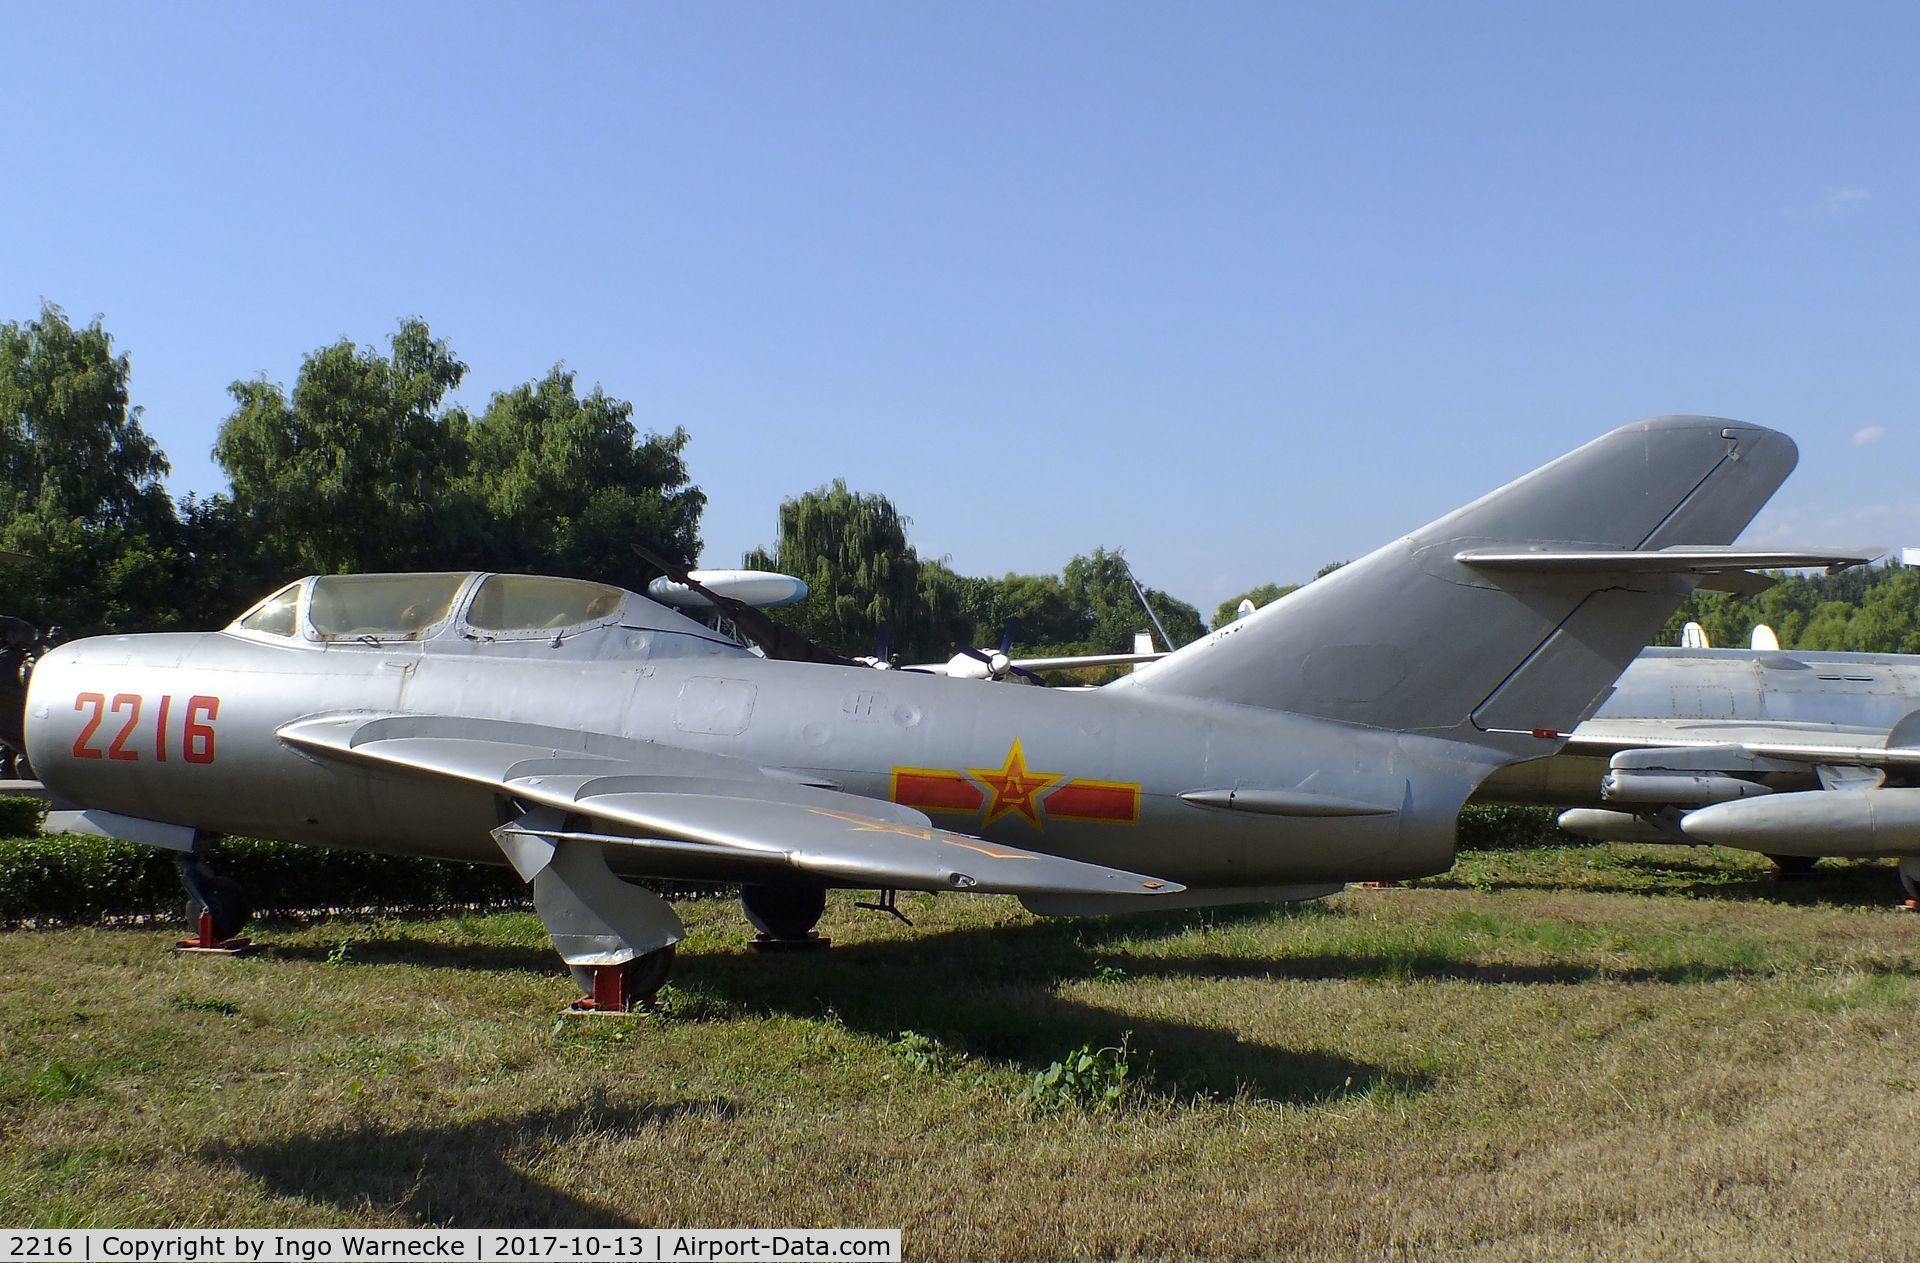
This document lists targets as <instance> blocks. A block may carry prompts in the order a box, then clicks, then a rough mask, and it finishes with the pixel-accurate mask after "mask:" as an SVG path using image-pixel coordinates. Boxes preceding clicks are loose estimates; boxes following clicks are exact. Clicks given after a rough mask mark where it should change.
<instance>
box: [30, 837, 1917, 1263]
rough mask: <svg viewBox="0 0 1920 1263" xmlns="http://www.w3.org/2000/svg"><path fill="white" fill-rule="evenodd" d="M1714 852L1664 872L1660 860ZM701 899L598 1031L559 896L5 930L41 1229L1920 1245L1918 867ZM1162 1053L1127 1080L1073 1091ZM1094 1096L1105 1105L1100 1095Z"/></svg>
mask: <svg viewBox="0 0 1920 1263" xmlns="http://www.w3.org/2000/svg"><path fill="white" fill-rule="evenodd" d="M1663 861H1664V862H1667V863H1669V865H1670V866H1669V867H1665V868H1663V867H1662V862H1663ZM851 902H852V901H851V899H849V898H844V897H842V898H836V900H835V901H834V904H833V906H832V907H831V908H830V909H829V914H828V920H827V922H826V924H825V925H824V926H823V929H824V930H825V931H826V932H827V933H828V934H830V935H831V936H832V937H833V938H834V940H835V946H834V947H833V949H832V950H831V951H828V952H825V953H821V954H815V955H802V956H761V955H757V954H754V953H751V952H749V951H747V950H746V948H745V941H746V937H747V931H746V929H745V927H744V923H743V922H742V920H741V918H740V916H739V914H738V911H737V908H736V907H734V906H733V905H731V904H728V903H722V902H699V903H693V904H689V905H686V906H685V908H684V914H685V916H686V918H687V920H688V923H689V926H690V928H691V931H692V933H691V936H690V938H689V940H688V942H687V944H686V945H685V946H684V947H683V948H682V951H681V964H680V968H679V972H678V976H677V978H676V980H675V982H674V984H673V985H672V987H671V988H670V990H669V992H668V994H667V997H666V1012H665V1016H664V1017H661V1018H654V1019H641V1020H635V1021H617V1020H616V1021H607V1022H579V1021H564V1020H557V1019H556V1017H555V1014H556V1013H557V1012H558V1010H559V1009H560V1008H561V1006H562V1005H563V1003H564V1002H565V1000H566V999H567V998H568V997H569V995H570V986H569V984H568V982H567V981H566V979H565V977H564V975H563V974H562V972H561V971H560V969H559V967H558V962H557V960H556V959H555V958H554V957H553V956H552V955H551V951H550V949H549V948H548V947H547V945H546V943H545V940H544V936H543V935H542V933H541V931H540V927H539V924H538V922H537V921H535V920H534V919H533V918H532V917H531V916H530V915H528V914H525V913H503V914H498V915H491V916H463V917H457V918H447V919H439V920H431V919H418V920H414V919H399V920H377V919H353V920H334V921H324V922H318V923H313V924H306V925H292V924H285V925H269V926H267V927H265V928H264V929H263V930H262V931H261V932H260V934H259V935H258V937H259V938H260V940H261V941H262V943H263V950H262V951H261V953H260V954H258V955H257V956H254V957H251V958H247V959H242V960H206V959H176V958H174V957H173V956H171V955H170V954H169V953H168V952H167V951H166V950H165V949H166V947H167V945H168V941H169V938H170V935H169V934H167V933H165V932H161V931H157V930H144V929H142V930H105V929H96V930H61V931H44V932H24V931H23V932H14V933H9V934H0V1117H4V1118H5V1120H6V1122H7V1126H6V1128H5V1129H4V1134H0V1219H3V1220H6V1221H9V1222H16V1223H33V1224H49V1225H51V1224H78V1223H90V1224H106V1223H114V1224H161V1223H168V1224H229V1225H231V1224H341V1223H360V1224H408V1223H422V1222H430V1223H445V1224H459V1225H478V1224H514V1225H522V1224H524V1225H535V1224H538V1225H560V1224H610V1223H638V1224H652V1223H671V1224H707V1225H715V1224H718V1225H732V1224H761V1225H792V1224H821V1225H836V1224H868V1225H903V1226H904V1227H905V1228H906V1230H907V1241H908V1243H909V1249H910V1252H911V1253H912V1255H913V1257H918V1258H1015V1259H1047V1258H1057V1257H1072V1256H1089V1257H1115V1258H1140V1257H1188V1256H1206V1257H1219V1258H1261V1257H1270V1256H1272V1255H1275V1254H1289V1255H1293V1256H1297V1257H1309V1258H1312V1257H1323V1258H1346V1257H1364V1258H1388V1259H1392V1258H1407V1259H1413V1258H1450V1257H1472V1258H1490V1259H1507V1258H1512V1259H1522V1258H1526V1259H1531V1258H1542V1257H1554V1258H1563V1257H1564V1258H1614V1257H1627V1258H1664V1257H1673V1258H1709V1259H1748V1258H1755V1257H1762V1256H1765V1257H1781V1258H1796V1257H1800V1258H1809V1259H1811V1258H1821V1259H1845V1258H1859V1259H1885V1258H1898V1257H1906V1256H1909V1255H1911V1254H1912V1253H1913V1248H1912V1247H1911V1246H1910V1245H1909V1244H1908V1241H1909V1238H1910V1237H1911V1225H1912V1218H1913V1212H1912V1189H1913V1179H1914V1172H1915V1171H1916V1170H1920V1161H1916V1160H1917V1159H1920V1141H1916V1139H1915V1137H1916V1136H1920V1126H1917V1125H1920V1087H1916V1084H1920V1064H1917V1059H1920V1053H1916V1048H1920V1040H1916V1035H1917V1034H1920V945H1917V944H1916V936H1917V935H1920V918H1915V917H1914V916H1912V915H1911V914H1909V913H1905V912H1902V911H1899V910H1898V909H1897V906H1896V904H1897V896H1896V892H1895V886H1894V881H1893V877H1892V874H1891V871H1890V869H1889V868H1888V867H1887V866H1885V865H1877V866H1866V865H1862V866H1842V867H1839V868H1837V869H1835V871H1833V872H1832V873H1831V874H1826V875H1822V876H1820V877H1817V878H1815V879H1813V880H1811V881H1807V882H1802V883H1796V884H1793V885H1790V886H1778V885H1775V884H1774V883H1772V882H1771V880H1770V879H1769V878H1767V877H1766V875H1765V873H1764V871H1763V870H1762V869H1760V868H1759V867H1757V866H1756V865H1754V864H1752V863H1750V862H1749V861H1747V860H1746V859H1745V858H1744V857H1732V856H1728V855H1726V854H1724V853H1720V852H1676V851H1671V850H1668V851H1660V850H1656V849H1654V848H1631V847H1605V848H1593V849H1582V850H1573V849H1567V850H1556V851H1545V852H1511V853H1491V854H1481V855H1476V856H1469V857H1467V858H1466V859H1465V860H1464V861H1463V863H1462V865H1461V866H1460V868H1459V869H1457V870H1456V871H1455V873H1453V874H1450V875H1449V876H1448V877H1447V878H1444V879H1436V880H1434V881H1431V882H1427V883H1421V884H1418V885H1416V886H1415V887H1413V888H1410V889H1405V890H1390V891H1354V892H1350V893H1348V894H1345V895H1342V896H1339V897H1337V898H1335V899H1332V900H1328V901H1326V902H1325V903H1324V904H1318V905H1311V906H1308V907H1304V908H1298V909H1278V910H1275V909H1266V910H1259V911H1254V912H1222V913H1213V914H1200V913H1195V914H1173V915H1163V916H1156V917H1150V918H1144V919H1132V920H1120V921H1111V922H1092V921H1081V922H1073V921H1037V920H1035V919H1033V918H1031V917H1028V916H1027V915H1026V914H1025V913H1024V912H1022V911H1021V910H1020V909H1019V908H1018V906H1017V905H1016V904H1014V903H1012V902H1011V901H1007V900H998V899H966V898H942V899H938V900H936V899H932V898H929V897H925V896H909V897H906V898H905V899H903V905H905V907H906V911H907V913H908V915H909V916H911V917H912V918H913V919H914V921H915V928H913V929H908V928H907V927H905V926H902V925H900V924H899V923H897V922H894V921H890V920H887V919H884V918H880V917H875V916H871V915H869V914H865V913H861V912H858V911H856V910H854V909H853V908H852V907H851ZM1123 1041H1124V1044H1125V1047H1126V1049H1127V1074H1126V1076H1125V1083H1126V1087H1125V1090H1124V1092H1123V1093H1122V1094H1121V1098H1120V1100H1119V1102H1118V1105H1117V1107H1114V1108H1107V1107H1103V1106H1099V1105H1094V1106H1069V1107H1066V1108H1061V1109H1053V1110H1047V1109H1041V1108H1037V1107H1036V1106H1035V1105H1033V1104H1031V1103H1029V1102H1027V1101H1024V1100H1023V1099H1022V1095H1021V1094H1022V1091H1023V1089H1026V1088H1028V1086H1029V1085H1030V1084H1031V1082H1032V1080H1033V1078H1034V1076H1035V1074H1036V1073H1038V1072H1040V1071H1042V1070H1044V1069H1045V1068H1046V1067H1047V1066H1048V1065H1050V1064H1051V1063H1052V1062H1054V1061H1056V1060H1060V1059H1063V1058H1065V1057H1067V1055H1068V1054H1069V1053H1070V1052H1072V1051H1074V1050H1077V1049H1083V1048H1085V1049H1092V1050H1099V1049H1103V1048H1112V1047H1118V1046H1120V1045H1121V1044H1122V1042H1123ZM1092 1099H1097V1097H1096V1098H1092Z"/></svg>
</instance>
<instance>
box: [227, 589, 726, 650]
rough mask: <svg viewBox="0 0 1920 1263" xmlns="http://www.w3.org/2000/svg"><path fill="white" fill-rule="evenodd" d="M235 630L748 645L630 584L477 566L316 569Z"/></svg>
mask: <svg viewBox="0 0 1920 1263" xmlns="http://www.w3.org/2000/svg"><path fill="white" fill-rule="evenodd" d="M227 630H228V631H230V632H241V633H251V634H252V635H254V636H263V637H272V638H275V639H284V640H289V641H295V642H305V643H308V644H314V643H318V644H322V645H328V644H337V645H341V646H352V645H380V646H395V645H400V644H407V643H412V642H419V643H421V644H422V647H423V648H430V649H436V650H446V651H451V652H479V651H481V650H482V648H483V647H486V646H513V645H540V646H545V647H546V648H548V649H553V650H558V649H563V648H566V647H568V646H570V645H571V646H573V647H574V648H576V649H578V650H588V649H592V650H594V651H595V652H593V653H592V654H591V655H590V656H596V657H598V656H603V654H608V653H617V654H619V655H620V656H643V657H644V656H655V655H660V656H668V655H671V656H685V655H687V654H699V655H707V654H713V653H726V652H732V653H739V652H744V650H741V649H740V647H739V646H738V645H736V644H735V643H734V642H733V641H731V640H728V639H726V638H725V637H723V636H721V635H719V634H718V633H717V632H714V631H711V630H710V629H708V628H706V627H704V626H702V625H701V624H699V623H696V622H694V621H692V620H691V619H688V618H686V617H685V616H683V615H681V614H678V613H676V612H674V611H673V610H670V609H667V608H666V607H664V606H662V605H659V604H657V603H656V602H654V601H651V600H649V599H647V598H646V597H644V596H640V595H639V594H637V593H633V592H629V591H627V590H625V589H624V588H616V587H613V586H611V585H608V584H604V583H592V582H589V581H587V580H584V579H562V578H556V577H553V576H550V575H518V574H487V573H485V572H474V571H441V572H429V573H418V574H343V575H315V576H311V577H308V578H305V579H301V580H298V581H296V582H294V583H290V584H288V585H287V586H286V587H284V588H281V589H280V590H279V591H278V592H275V593H273V594H272V595H271V596H269V597H267V598H266V599H264V600H262V601H261V602H259V603H258V604H257V605H255V606H254V607H253V608H252V609H250V610H248V611H247V612H246V613H244V614H242V615H241V616H240V617H239V618H238V619H236V620H234V622H233V623H232V624H230V625H229V627H228V628H227ZM581 642H588V643H581Z"/></svg>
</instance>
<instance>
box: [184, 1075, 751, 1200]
mask: <svg viewBox="0 0 1920 1263" xmlns="http://www.w3.org/2000/svg"><path fill="white" fill-rule="evenodd" d="M737 1112H738V1111H737V1109H736V1107H735V1106H734V1105H732V1104H731V1103H730V1102H727V1101H724V1100H715V1101H692V1102H680V1103H676V1104H672V1105H643V1106H612V1105H608V1104H607V1103H606V1102H605V1101H604V1100H600V1099H591V1100H588V1101H586V1102H583V1103H582V1104H579V1105H575V1106H571V1107H568V1108H566V1109H545V1110H533V1111H529V1112H527V1113H524V1114H518V1115H514V1116H512V1117H508V1118H500V1119H489V1120H485V1121H480V1122H473V1123H465V1124H455V1125H451V1126H446V1127H417V1128H407V1129H397V1130H395V1129H387V1128H381V1127H349V1128H339V1129H333V1130H328V1131H321V1132H310V1133H305V1134H301V1135H296V1136H290V1137H287V1138H285V1139H282V1140H276V1141H270V1142H266V1143H262V1144H255V1145H233V1144H229V1143H221V1144H217V1145H213V1146H209V1147H208V1149H207V1150H206V1151H205V1153H204V1155H203V1156H205V1157H206V1158H207V1159H209V1160H210V1161H213V1162H215V1163H218V1164H220V1165H226V1166H233V1167H236V1168H238V1169H239V1170H241V1171H244V1172H246V1173H247V1174H248V1175H250V1176H252V1177H253V1178H254V1179H257V1180H259V1181H260V1182H261V1183H262V1184H264V1185H266V1186H267V1188H268V1189H269V1190H271V1191H272V1192H273V1193H274V1194H276V1195H278V1196H281V1197H289V1198H297V1199H299V1200H301V1201H307V1202H319V1203H324V1204H326V1205H329V1206H333V1207H336V1208H338V1209H340V1210H344V1211H348V1212H351V1213H353V1214H356V1215H364V1214H365V1213H367V1212H368V1210H369V1209H371V1210H373V1211H374V1212H376V1213H386V1214H392V1215H394V1216H396V1217H398V1218H400V1219H403V1220H405V1221H407V1222H411V1223H423V1224H440V1225H447V1226H453V1227H474V1226H479V1225H484V1224H490V1223H510V1224H538V1225H540V1226H541V1227H554V1228H578V1227H639V1226H641V1224H640V1221H638V1220H635V1219H633V1218H632V1217H631V1216H629V1215H626V1214H623V1213H621V1212H620V1211H617V1210H614V1209H612V1208H609V1207H607V1206H603V1205H599V1204H596V1203H593V1202H590V1201H587V1200H585V1199H583V1198H581V1197H578V1196H576V1195H575V1194H573V1193H570V1192H568V1191H566V1190H564V1189H560V1188H555V1187H553V1186H552V1185H550V1184H547V1183H545V1182H544V1181H541V1180H538V1179H535V1178H534V1177H533V1176H530V1175H528V1174H527V1173H526V1172H525V1171H524V1170H522V1169H521V1165H522V1160H523V1159H527V1160H530V1159H532V1158H533V1157H535V1156H536V1155H537V1152H538V1151H539V1150H542V1149H545V1148H548V1147H550V1146H556V1145H557V1146H562V1147H564V1146H567V1145H572V1144H577V1143H580V1142H583V1141H586V1140H590V1139H591V1138H593V1137H595V1136H601V1135H617V1136H624V1135H631V1134H633V1133H635V1132H642V1131H646V1130H648V1129H649V1128H653V1127H657V1126H660V1125H662V1124H664V1123H669V1122H672V1121H673V1120H675V1119H678V1118H682V1117H687V1116H695V1117H702V1118H712V1119H719V1120H726V1119H730V1118H732V1117H734V1115H735V1114H736V1113H737Z"/></svg>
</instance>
